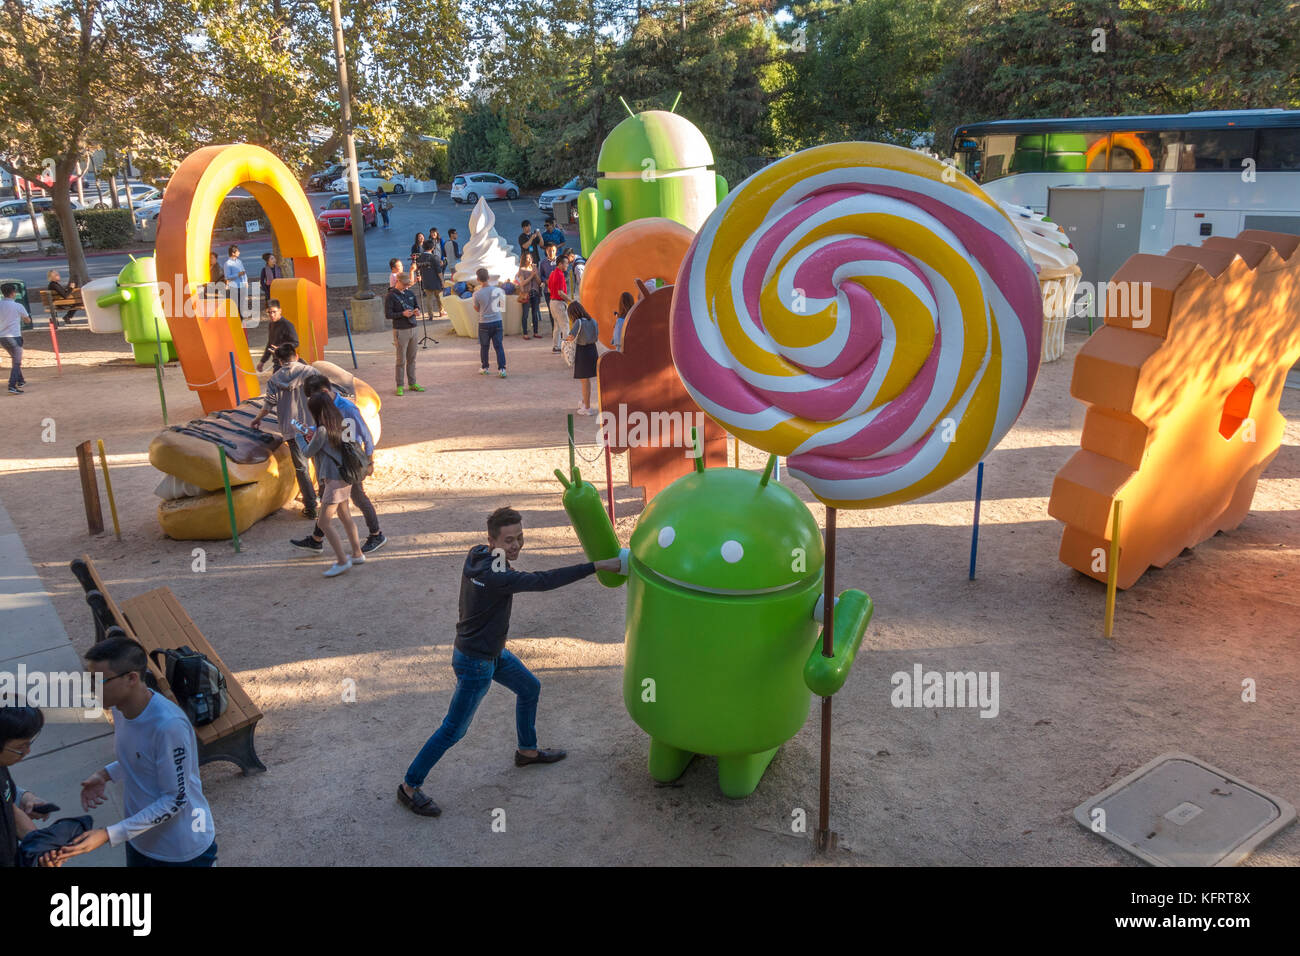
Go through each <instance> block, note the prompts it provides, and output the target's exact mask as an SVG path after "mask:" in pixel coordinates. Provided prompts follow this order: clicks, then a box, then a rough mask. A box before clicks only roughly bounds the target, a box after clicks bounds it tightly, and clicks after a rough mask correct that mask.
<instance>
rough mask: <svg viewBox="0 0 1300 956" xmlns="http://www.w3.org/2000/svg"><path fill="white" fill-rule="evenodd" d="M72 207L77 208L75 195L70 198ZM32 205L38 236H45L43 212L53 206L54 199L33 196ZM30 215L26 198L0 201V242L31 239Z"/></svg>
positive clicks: (32, 236)
mask: <svg viewBox="0 0 1300 956" xmlns="http://www.w3.org/2000/svg"><path fill="white" fill-rule="evenodd" d="M70 201H71V203H72V208H73V209H78V208H80V206H79V205H78V203H77V200H76V197H73V198H72V199H71V200H70ZM32 206H33V207H35V209H36V224H37V227H38V228H39V229H40V233H39V235H40V237H41V238H46V237H47V232H46V229H45V216H44V213H45V212H47V211H48V210H51V209H53V208H54V200H53V199H52V198H51V197H49V196H33V197H32ZM33 238H35V236H34V235H33V233H32V217H31V215H30V214H29V213H28V212H27V200H26V199H6V200H4V201H3V202H0V242H3V241H6V240H17V239H28V240H30V239H33Z"/></svg>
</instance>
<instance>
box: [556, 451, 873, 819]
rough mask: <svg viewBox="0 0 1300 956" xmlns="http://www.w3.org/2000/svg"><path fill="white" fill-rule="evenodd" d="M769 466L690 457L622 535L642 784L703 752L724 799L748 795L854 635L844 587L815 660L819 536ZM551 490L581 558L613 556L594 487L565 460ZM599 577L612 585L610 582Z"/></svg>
mask: <svg viewBox="0 0 1300 956" xmlns="http://www.w3.org/2000/svg"><path fill="white" fill-rule="evenodd" d="M773 463H774V461H769V463H768V468H767V470H766V471H765V472H764V474H763V475H762V476H759V475H756V474H754V473H752V472H748V471H741V470H739V469H736V468H714V469H711V470H707V471H706V470H705V469H704V467H703V461H702V459H696V470H695V471H694V472H692V473H691V474H688V475H685V476H683V477H681V478H679V479H677V481H675V482H673V483H672V484H671V485H669V486H668V487H667V488H665V489H664V490H663V491H661V492H660V493H659V494H658V495H656V496H655V497H654V499H653V500H652V501H651V502H650V504H649V505H648V506H647V507H646V510H645V511H644V512H643V513H642V515H641V518H640V519H639V521H638V522H637V526H636V530H635V531H634V532H633V534H632V540H631V547H630V549H629V553H628V554H627V555H626V556H625V559H626V567H627V575H626V579H627V580H628V599H627V631H626V659H625V663H624V669H623V701H624V703H625V704H626V706H627V710H628V714H630V715H631V717H632V719H633V720H634V721H635V722H636V724H637V726H639V727H640V728H641V729H642V730H644V731H645V732H646V733H647V734H649V735H650V759H649V765H650V775H651V776H652V777H653V778H654V779H656V780H659V781H665V782H666V781H671V780H675V779H677V778H678V777H679V776H681V774H682V772H683V771H685V769H686V766H687V764H689V763H690V761H691V759H692V757H694V755H695V754H708V755H712V756H716V757H717V758H718V783H719V785H720V787H721V789H722V792H723V793H724V794H726V795H727V796H728V797H745V796H748V795H749V794H751V793H753V791H754V788H755V787H757V786H758V783H759V781H760V780H761V779H762V776H763V772H764V771H765V770H766V769H767V766H768V764H769V763H770V762H771V761H772V758H773V757H774V756H775V755H776V752H777V750H778V748H779V747H780V746H781V744H782V743H784V742H785V741H787V740H789V739H790V738H791V737H793V736H794V735H795V734H796V733H798V731H799V728H800V727H802V726H803V724H804V721H805V720H806V719H807V718H808V708H809V704H810V703H811V695H812V694H814V693H815V694H817V695H819V696H827V697H828V696H830V695H832V694H834V693H835V692H836V691H838V690H839V689H840V687H842V686H843V684H844V681H845V680H846V679H847V677H848V673H849V668H850V667H851V666H852V664H853V659H854V657H855V655H856V654H857V652H858V648H859V647H860V646H861V644H862V639H863V636H864V635H865V634H866V630H867V625H868V624H869V623H870V620H871V614H872V603H871V599H870V598H869V597H867V595H866V594H865V593H863V592H862V591H856V590H851V591H845V592H844V593H843V594H842V595H841V596H840V597H839V598H837V599H836V602H835V634H834V655H833V656H832V657H824V656H823V655H822V644H821V633H820V627H819V623H820V621H821V617H822V615H821V606H822V601H823V600H824V597H823V593H822V588H823V584H824V581H823V570H824V567H823V565H824V553H823V549H822V539H821V533H820V532H819V530H818V528H817V522H816V521H815V520H814V519H813V516H812V514H811V512H809V510H808V507H807V506H806V505H805V504H804V503H803V502H802V501H801V500H800V499H799V497H798V496H797V495H796V494H795V493H794V492H792V491H791V490H790V489H789V488H786V487H785V486H784V485H782V484H780V483H779V482H774V481H771V480H770V478H771V472H772V464H773ZM561 480H563V476H561ZM565 486H566V490H565V494H564V505H565V510H566V511H567V512H568V514H569V518H570V520H571V521H572V522H573V525H574V529H575V530H576V531H577V534H578V538H579V540H580V541H581V542H582V545H583V549H584V551H585V552H586V554H587V556H588V557H589V558H591V559H593V560H598V559H601V558H609V557H614V556H616V555H617V554H618V553H619V551H618V539H617V537H615V535H614V532H613V528H612V527H611V526H610V523H609V517H608V515H607V514H606V513H605V511H604V509H603V508H602V507H601V506H600V496H599V494H598V493H597V492H596V491H595V488H594V487H592V486H591V484H590V483H589V482H585V481H583V480H582V478H581V475H579V473H578V470H577V468H574V470H573V476H572V481H569V482H565ZM583 486H585V488H584V487H583ZM586 489H590V492H587V491H586ZM601 580H602V583H604V584H606V585H607V586H617V585H618V584H620V583H622V581H623V580H624V576H622V575H607V576H606V577H602V579H601Z"/></svg>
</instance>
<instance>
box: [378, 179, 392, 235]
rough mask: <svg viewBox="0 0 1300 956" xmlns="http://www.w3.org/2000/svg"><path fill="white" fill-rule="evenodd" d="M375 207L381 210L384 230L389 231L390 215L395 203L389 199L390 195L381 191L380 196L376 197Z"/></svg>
mask: <svg viewBox="0 0 1300 956" xmlns="http://www.w3.org/2000/svg"><path fill="white" fill-rule="evenodd" d="M375 206H376V208H378V210H379V215H380V216H382V217H383V219H384V228H385V229H387V228H388V213H389V211H390V210H391V209H392V208H393V201H392V200H391V199H389V198H388V193H386V192H384V191H383V190H382V189H380V190H379V195H378V196H376V197H375Z"/></svg>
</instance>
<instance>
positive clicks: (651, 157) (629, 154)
mask: <svg viewBox="0 0 1300 956" xmlns="http://www.w3.org/2000/svg"><path fill="white" fill-rule="evenodd" d="M712 163H713V151H712V150H711V149H710V148H709V144H708V142H707V141H706V140H705V139H704V134H703V133H701V132H700V131H699V129H697V128H696V126H695V124H694V123H692V122H691V121H690V120H688V119H686V118H685V117H682V116H678V115H677V114H676V113H670V112H668V111H666V110H650V111H648V112H645V113H637V114H635V115H633V116H629V117H628V118H627V119H625V120H623V122H621V123H619V124H618V125H617V126H615V127H614V129H613V130H611V131H610V134H609V135H608V136H606V137H605V142H604V143H602V144H601V147H600V156H599V158H598V159H597V160H596V169H597V170H598V171H599V172H600V178H599V179H598V180H597V182H596V188H595V189H590V188H588V189H584V190H583V191H582V192H581V193H580V194H579V195H578V204H577V205H578V231H579V233H580V235H581V237H582V254H583V255H584V256H586V257H588V258H590V256H591V253H592V251H593V250H594V249H595V248H596V245H597V243H599V242H600V240H602V239H603V238H605V236H606V235H608V234H609V232H610V231H612V230H613V229H616V228H618V227H619V226H621V225H623V224H625V223H629V222H632V221H633V220H634V219H648V218H650V217H653V216H662V217H664V218H666V219H673V220H675V221H677V222H680V223H681V224H682V225H684V226H687V227H688V228H690V229H695V230H698V229H699V228H700V226H701V225H703V223H704V220H705V219H707V218H708V217H709V213H711V212H713V210H714V209H715V208H717V205H718V203H719V202H720V201H721V200H722V199H723V198H724V197H725V196H726V195H727V181H726V180H725V179H723V178H722V177H721V176H719V175H718V174H717V173H715V172H713V170H711V169H709V166H710V165H711V164H712Z"/></svg>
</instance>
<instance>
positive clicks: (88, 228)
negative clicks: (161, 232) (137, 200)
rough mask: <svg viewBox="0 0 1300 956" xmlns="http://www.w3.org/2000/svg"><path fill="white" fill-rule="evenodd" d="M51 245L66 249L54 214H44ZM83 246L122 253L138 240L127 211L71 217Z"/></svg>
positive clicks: (91, 211)
mask: <svg viewBox="0 0 1300 956" xmlns="http://www.w3.org/2000/svg"><path fill="white" fill-rule="evenodd" d="M43 215H44V216H45V228H46V230H47V231H48V232H49V236H50V242H52V243H56V244H58V245H63V227H62V226H61V225H60V224H59V218H58V216H56V215H55V214H54V211H53V210H47V211H46V212H45V213H43ZM72 216H73V219H75V220H76V223H77V234H78V235H79V236H80V237H81V244H82V245H83V246H87V247H90V248H94V249H121V248H122V247H123V246H125V245H128V244H129V243H130V242H131V240H132V239H134V238H135V231H134V229H133V228H132V226H131V213H130V212H129V211H128V210H126V209H77V210H75V211H74V212H73V214H72Z"/></svg>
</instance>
